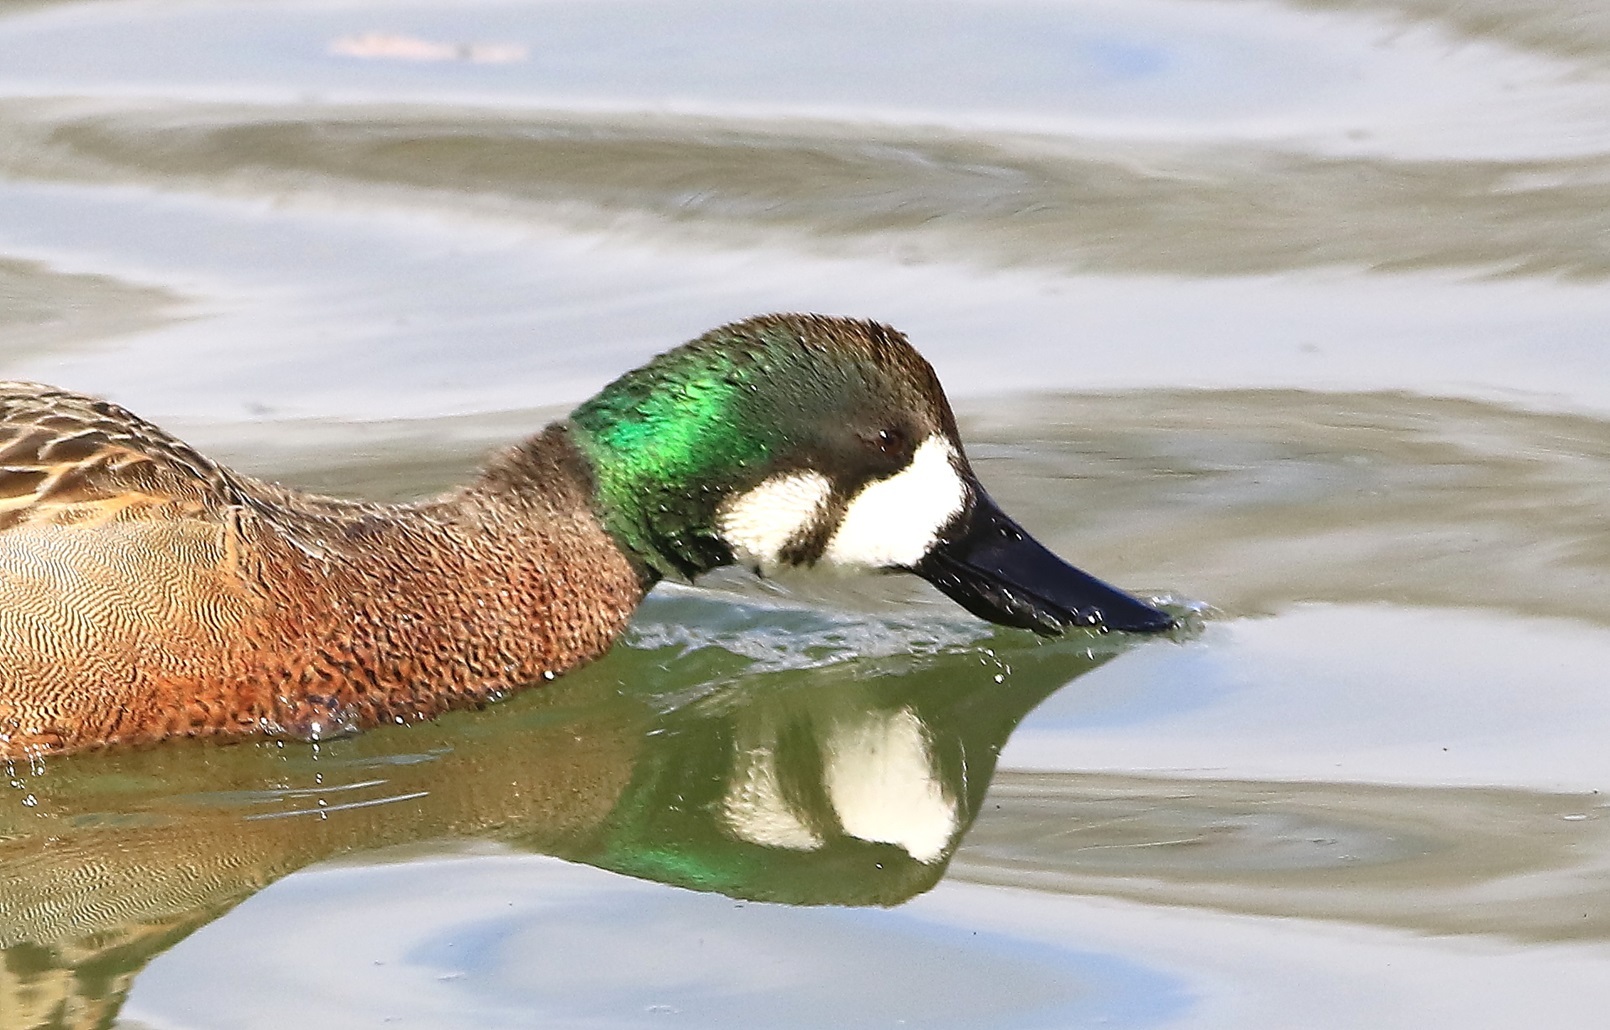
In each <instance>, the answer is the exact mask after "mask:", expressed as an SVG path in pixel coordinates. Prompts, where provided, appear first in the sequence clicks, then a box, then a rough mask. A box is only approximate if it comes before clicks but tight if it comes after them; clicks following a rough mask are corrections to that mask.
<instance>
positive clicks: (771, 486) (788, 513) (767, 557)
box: [717, 472, 833, 572]
mask: <svg viewBox="0 0 1610 1030" xmlns="http://www.w3.org/2000/svg"><path fill="white" fill-rule="evenodd" d="M832 492H833V485H832V484H831V483H829V482H828V481H827V477H825V476H823V475H822V474H821V473H819V472H795V473H790V474H789V475H786V476H773V477H772V478H770V479H768V480H766V481H765V482H763V483H761V484H760V485H759V486H757V487H755V488H754V489H753V490H750V491H749V492H748V493H746V494H742V495H740V496H738V497H736V498H734V499H733V500H732V501H730V502H728V503H727V504H725V505H723V506H722V509H721V512H720V513H719V514H718V515H717V528H718V529H719V530H720V532H721V538H722V539H723V540H725V541H726V542H727V546H728V547H730V548H732V555H733V557H734V558H736V559H737V560H738V561H739V562H741V563H742V564H744V565H748V566H749V567H751V568H755V569H760V570H761V571H763V572H769V571H772V570H773V569H776V568H777V566H778V565H780V564H781V560H780V557H779V556H780V555H781V553H782V550H783V548H784V547H787V546H788V544H789V542H790V541H792V540H793V539H794V538H796V537H797V536H799V535H800V534H801V533H803V532H805V531H806V530H808V529H810V528H811V527H813V526H815V525H816V523H817V522H818V521H819V520H820V519H821V518H822V513H823V511H824V510H825V509H826V507H827V499H828V496H829V495H830V494H832Z"/></svg>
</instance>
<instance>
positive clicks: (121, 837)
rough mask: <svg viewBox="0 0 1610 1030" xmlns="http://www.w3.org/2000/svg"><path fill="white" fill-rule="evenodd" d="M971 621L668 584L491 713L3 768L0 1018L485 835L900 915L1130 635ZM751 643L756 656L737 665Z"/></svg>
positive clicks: (787, 897) (95, 1008) (94, 1006)
mask: <svg viewBox="0 0 1610 1030" xmlns="http://www.w3.org/2000/svg"><path fill="white" fill-rule="evenodd" d="M692 626H698V627H704V628H703V629H700V630H698V631H690V630H689V627H692ZM979 632H980V630H979V629H977V628H975V626H974V625H970V624H967V623H965V622H964V621H962V620H960V619H958V620H954V621H951V622H948V623H947V622H933V621H929V620H924V623H923V625H921V626H917V625H915V624H902V623H899V622H893V621H888V620H884V619H874V620H868V619H858V618H855V617H851V616H847V615H831V614H828V613H825V612H820V611H813V610H806V609H787V608H784V609H779V608H776V607H771V606H769V605H768V606H761V605H753V604H747V603H733V601H732V600H731V599H730V598H728V599H723V598H722V597H721V596H720V595H714V596H712V595H702V594H700V593H699V592H695V591H685V590H684V591H673V592H669V593H662V594H660V595H656V597H654V598H651V599H650V601H649V602H648V604H647V605H646V606H645V608H644V610H643V611H642V612H641V613H640V617H639V620H638V623H637V624H636V627H635V628H634V630H633V631H632V634H631V635H630V636H629V637H628V639H627V646H625V647H622V648H618V649H617V650H616V652H615V655H614V656H613V657H612V658H611V660H610V661H609V662H605V663H602V664H600V665H597V666H593V667H590V668H588V669H585V670H582V671H580V672H578V673H576V674H574V675H572V676H570V677H567V678H565V679H563V680H560V681H558V682H556V683H555V684H553V685H552V686H551V688H549V689H548V690H545V691H534V692H530V693H527V694H525V695H521V696H520V697H517V698H515V699H513V700H511V701H510V702H508V703H506V704H504V705H500V706H497V707H496V708H495V709H490V710H487V711H482V712H465V713H458V714H455V715H452V716H449V717H447V718H446V719H444V720H441V721H439V722H436V723H428V724H420V725H415V726H409V727H406V728H402V727H399V728H393V729H382V730H380V731H377V732H374V733H370V734H365V735H361V736H358V737H353V738H349V739H344V740H338V741H333V742H328V743H325V744H322V745H318V746H316V747H314V748H308V747H306V746H300V745H292V746H285V747H282V746H280V745H279V744H277V743H274V742H252V743H247V744H243V745H241V746H237V747H228V748H220V747H217V746H215V745H214V746H209V745H204V744H200V743H197V742H189V743H182V744H179V745H165V746H163V747H160V748H148V749H143V750H136V751H109V752H97V753H92V754H88V755H83V756H78V757H77V758H75V759H73V760H72V761H57V762H53V763H52V766H51V768H49V769H48V770H43V771H41V772H39V773H37V774H33V773H30V772H29V771H28V770H27V769H25V768H20V767H19V768H15V769H14V770H13V772H14V777H15V778H16V780H17V781H18V783H20V784H21V785H22V786H21V789H23V790H26V791H28V792H30V793H31V794H32V796H33V797H34V804H33V805H32V806H30V807H28V808H26V809H22V810H20V812H21V813H24V814H19V810H18V809H9V810H7V812H8V814H4V815H0V820H3V822H0V947H3V948H4V949H5V950H4V952H3V953H0V958H3V963H0V1000H4V1005H3V1006H0V1012H3V1013H5V1015H4V1016H3V1017H0V1027H3V1028H5V1030H14V1028H17V1027H32V1026H37V1025H53V1024H55V1023H62V1024H68V1025H106V1024H109V1023H110V1021H111V1020H112V1019H113V1018H114V1016H115V1014H116V1012H117V1009H118V1008H119V1006H120V1005H121V1003H122V999H123V997H124V995H125V994H126V992H127V991H128V989H129V987H130V985H131V984H132V982H133V979H134V977H135V976H136V975H137V974H138V972H139V970H140V969H141V968H142V967H143V966H144V965H145V964H146V963H147V962H149V961H150V960H151V959H152V958H153V957H154V956H155V955H157V954H159V953H161V952H162V951H164V950H166V949H167V948H169V947H171V946H172V945H173V944H174V943H175V942H177V941H178V940H180V939H181V938H183V937H184V936H186V935H187V934H189V933H190V932H192V931H194V930H195V929H197V928H199V927H200V926H202V925H204V924H206V923H208V922H210V921H212V920H214V919H217V918H219V917H220V916H221V915H223V914H224V913H226V912H227V911H228V910H229V909H230V908H231V907H233V906H234V905H236V904H238V903H240V902H241V901H243V900H245V899H246V898H248V897H250V896H251V895H252V894H254V893H255V892H257V891H258V890H260V889H262V888H263V887H265V886H267V885H268V884H270V883H273V882H274V881H275V880H277V879H279V878H281V877H283V876H286V875H287V874H290V873H292V872H294V871H296V870H297V869H300V868H302V867H305V866H307V865H310V864H312V863H316V862H320V861H323V860H327V859H331V858H335V857H339V856H345V855H351V854H354V853H361V852H373V851H376V850H377V849H387V848H390V849H396V848H404V849H408V850H418V849H423V850H425V851H427V852H437V853H439V852H440V850H441V849H442V848H443V847H449V848H450V847H454V846H455V845H454V844H453V842H467V841H477V842H495V843H500V844H503V845H506V846H510V847H513V848H516V849H519V850H524V851H532V852H540V853H545V854H549V855H554V856H558V857H561V858H564V859H568V860H571V861H575V862H581V863H586V864H588V865H592V866H596V867H599V868H602V869H607V870H613V871H618V872H621V873H626V874H629V875H632V876H636V877H641V878H644V879H648V880H654V881H660V882H664V883H668V884H674V885H677V886H681V887H687V888H692V889H696V890H704V891H716V892H720V893H723V894H726V895H729V896H731V897H734V898H741V899H755V900H767V901H776V902H786V903H791V904H806V905H814V904H835V905H892V904H896V903H898V902H900V901H902V900H904V899H907V898H909V897H912V896H913V895H915V894H917V893H920V892H922V891H925V890H927V889H928V888H930V887H932V886H933V885H934V884H935V883H936V882H937V881H938V880H939V878H940V877H941V876H942V875H943V873H944V871H945V868H946V865H947V864H948V862H949V861H950V858H951V856H952V854H953V853H954V852H955V849H956V847H957V845H958V844H959V843H960V841H961V839H962V837H963V835H964V834H965V833H966V831H967V829H968V827H969V826H970V825H971V824H972V822H973V820H974V818H975V817H976V816H977V814H978V812H979V809H980V807H981V805H982V802H983V798H984V794H985V791H986V789H987V788H988V785H989V782H990V778H991V776H992V775H993V773H994V769H995V764H996V759H997V756H998V755H999V753H1000V750H1001V748H1002V746H1003V745H1004V744H1005V742H1006V739H1007V737H1008V736H1009V735H1010V733H1011V732H1012V730H1013V728H1014V727H1015V726H1016V725H1017V724H1018V722H1019V721H1020V720H1021V719H1022V718H1023V717H1024V716H1025V715H1026V714H1027V713H1028V712H1029V711H1030V710H1031V709H1032V708H1033V707H1034V706H1035V705H1036V704H1038V703H1039V702H1040V701H1041V700H1042V699H1044V698H1045V697H1047V696H1048V695H1049V694H1051V693H1052V692H1053V691H1055V690H1057V689H1058V688H1059V687H1061V686H1063V685H1064V684H1066V683H1067V682H1069V680H1070V679H1072V678H1075V677H1077V676H1079V675H1082V674H1083V673H1084V672H1086V671H1088V670H1090V669H1093V668H1095V667H1097V666H1099V665H1101V664H1102V663H1104V662H1106V661H1107V660H1109V659H1110V658H1112V657H1114V656H1116V655H1117V654H1119V653H1120V652H1121V651H1122V650H1123V649H1125V648H1128V647H1130V646H1134V645H1135V644H1136V643H1137V642H1138V638H1133V637H1127V636H1126V635H1122V634H1096V633H1085V632H1079V633H1074V634H1071V635H1069V636H1066V637H1063V638H1059V639H1057V640H1055V641H1052V642H1048V643H1038V642H1036V641H1035V640H1034V638H1032V637H1030V636H1029V635H1028V634H1017V633H1012V632H1009V631H1008V632H997V633H994V634H993V635H989V636H983V637H980V636H978V633H979ZM880 637H881V639H882V643H881V646H880V644H879V642H878V639H875V638H880ZM756 641H759V642H760V643H761V644H763V645H767V644H775V651H774V656H773V657H771V658H769V659H768V658H752V657H744V656H743V655H741V654H740V653H738V652H739V651H740V650H744V649H746V648H749V649H752V647H753V645H754V643H755V642H756ZM880 655H881V656H880ZM690 683H697V684H705V685H707V686H704V687H701V688H699V689H697V690H694V691H692V692H689V690H688V687H687V684H690ZM665 684H677V685H678V686H677V687H675V688H674V689H673V688H667V687H665V686H663V685H665ZM656 685H660V686H656ZM198 781H199V782H207V783H209V784H211V789H209V790H207V791H206V792H204V793H197V794H191V795H188V796H180V797H174V796H172V795H171V793H170V791H171V788H168V787H165V784H169V783H195V782H198Z"/></svg>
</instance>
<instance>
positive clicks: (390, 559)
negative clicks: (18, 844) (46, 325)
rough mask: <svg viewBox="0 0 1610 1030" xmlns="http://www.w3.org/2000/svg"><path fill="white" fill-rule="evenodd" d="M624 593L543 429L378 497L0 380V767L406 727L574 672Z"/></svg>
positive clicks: (569, 459) (623, 605) (568, 459)
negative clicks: (452, 481) (54, 757)
mask: <svg viewBox="0 0 1610 1030" xmlns="http://www.w3.org/2000/svg"><path fill="white" fill-rule="evenodd" d="M583 585H584V586H583ZM644 589H645V583H644V582H643V580H642V578H641V576H640V574H639V573H638V572H637V570H636V569H635V568H634V567H633V566H632V565H631V564H630V562H628V561H627V559H626V558H625V557H624V556H622V555H621V553H620V552H619V550H618V549H617V548H616V547H615V545H614V543H613V542H612V541H611V539H610V538H609V537H608V535H607V534H606V532H605V531H604V529H603V528H602V526H601V525H600V524H599V522H598V520H597V518H596V517H595V516H594V515H593V514H592V508H591V480H590V473H589V472H588V470H587V468H586V466H585V465H584V463H583V462H582V460H581V459H580V458H579V457H578V456H577V454H576V453H575V450H574V448H573V447H572V446H571V444H570V443H569V440H568V438H567V435H566V433H565V431H564V430H563V429H562V428H555V429H550V430H549V431H547V432H546V433H544V434H542V435H540V436H538V437H535V438H533V439H532V440H531V441H529V442H527V443H526V444H525V445H523V446H521V447H518V448H515V449H513V450H511V451H510V452H508V453H507V454H505V455H503V456H502V457H501V458H499V459H498V460H496V461H495V462H494V463H493V464H492V465H491V466H490V467H489V468H488V469H487V471H486V472H485V473H484V474H483V476H482V478H481V479H480V480H479V481H477V482H476V483H473V484H471V485H469V486H467V487H465V488H463V489H460V490H457V491H454V492H453V493H451V494H448V495H446V496H444V497H441V498H437V499H434V500H431V501H426V502H421V503H418V504H407V505H380V504H370V503H365V502H358V501H344V500H338V499H334V498H327V497H316V496H312V495H308V494H302V493H299V492H296V491H291V490H287V489H284V488H282V487H278V486H273V485H270V484H265V483H261V482H258V481H256V480H253V479H250V478H248V477H245V476H241V475H238V474H236V473H234V472H231V471H230V470H228V469H226V468H224V467H222V466H220V465H218V464H217V463H215V462H213V461H210V460H208V459H207V458H205V457H203V456H202V455H201V454H199V453H197V452H196V451H195V450H193V449H192V448H190V447H189V446H187V445H186V444H184V443H182V442H181V441H179V440H177V439H175V438H174V437H173V436H171V435H169V434H168V433H165V432H163V431H162V430H161V429H158V428H157V427H156V426H154V425H152V424H150V423H149V422H146V421H144V420H142V419H140V418H138V417H136V416H134V415H133V414H131V413H129V412H128V411H125V410H124V409H122V408H120V407H118V406H116V405H114V404H110V403H108V402H106V401H103V400H98V399H95V398H92V397H85V396H81V395H78V394H73V393H68V392H65V391H62V390H57V389H53V388H51V387H47V386H40V385H37V384H33V383H0V655H3V656H4V661H3V662H0V758H13V757H19V756H22V755H26V754H36V753H44V752H55V751H68V750H76V749H80V748H84V747H89V746H98V745H104V744H110V743H129V742H140V741H150V740H157V739H160V738H163V737H171V736H196V735H215V734H225V735H238V734H252V733H265V732H266V733H288V734H292V735H297V736H305V737H319V736H326V735H330V734H332V733H342V732H349V731H351V730H355V729H361V728H363V727H367V726H373V725H376V724H378V723H382V722H401V721H405V720H416V719H421V718H428V717H431V716H433V715H436V714H438V713H440V712H442V711H444V710H447V709H450V708H456V707H465V706H473V705H477V704H481V703H484V702H485V701H486V700H487V699H489V698H492V697H496V696H499V695H500V694H502V693H505V692H507V691H508V690H511V689H513V688H515V687H518V686H520V685H522V684H525V683H530V682H540V681H542V680H543V679H545V678H551V677H552V676H554V675H557V674H559V673H561V672H564V671H565V670H567V669H569V668H572V667H574V666H576V665H578V664H580V663H582V662H585V661H588V660H590V659H592V658H594V657H597V656H598V655H599V654H601V653H603V651H604V650H605V649H607V648H608V646H609V644H610V643H611V642H612V641H613V640H614V638H615V637H616V636H617V635H618V634H619V632H620V630H621V629H622V628H623V627H624V626H625V624H626V621H627V619H628V618H629V617H630V614H631V611H632V609H633V608H634V607H635V606H636V604H637V602H638V601H639V600H640V599H641V597H642V593H643V590H644Z"/></svg>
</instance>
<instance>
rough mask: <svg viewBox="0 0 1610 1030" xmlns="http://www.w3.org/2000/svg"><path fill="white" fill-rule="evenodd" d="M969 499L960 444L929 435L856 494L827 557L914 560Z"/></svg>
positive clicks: (884, 564) (864, 561)
mask: <svg viewBox="0 0 1610 1030" xmlns="http://www.w3.org/2000/svg"><path fill="white" fill-rule="evenodd" d="M966 504H967V487H966V486H965V485H964V484H963V483H962V477H961V475H960V473H958V472H957V471H956V451H955V448H953V447H952V446H951V444H950V441H949V440H947V439H945V438H944V437H943V436H937V435H936V436H930V437H929V438H928V439H926V440H924V441H923V442H922V446H920V447H918V448H917V452H916V453H915V454H914V455H912V457H911V464H909V465H907V466H906V467H905V468H903V469H901V470H900V471H899V472H897V473H895V474H894V475H892V476H890V477H889V478H888V479H880V480H878V481H877V482H875V483H870V484H868V485H867V486H866V487H865V488H863V489H862V490H861V492H860V493H858V494H856V495H855V498H854V499H853V500H852V501H850V504H849V507H848V509H847V510H846V511H845V513H844V520H843V521H842V522H840V523H839V528H838V529H837V530H836V531H835V532H834V533H833V538H832V539H831V540H829V541H828V542H827V550H826V551H824V552H823V555H822V557H823V559H824V560H825V561H827V562H828V563H830V564H833V565H839V566H845V567H851V568H888V567H890V566H910V565H915V564H917V562H919V561H921V560H922V558H923V556H924V555H926V554H927V553H928V551H929V549H931V548H932V547H933V545H934V541H936V540H937V539H938V538H939V531H940V530H941V529H943V528H945V526H946V525H947V524H948V523H949V522H950V520H951V519H953V518H955V517H956V516H957V515H959V514H961V511H962V508H963V507H965V506H966Z"/></svg>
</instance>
